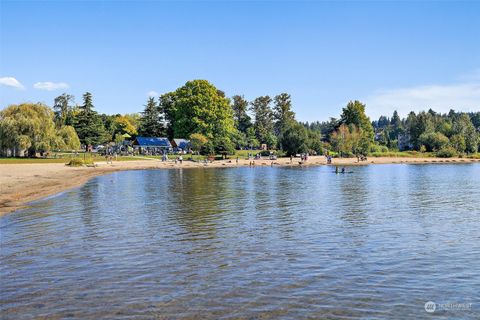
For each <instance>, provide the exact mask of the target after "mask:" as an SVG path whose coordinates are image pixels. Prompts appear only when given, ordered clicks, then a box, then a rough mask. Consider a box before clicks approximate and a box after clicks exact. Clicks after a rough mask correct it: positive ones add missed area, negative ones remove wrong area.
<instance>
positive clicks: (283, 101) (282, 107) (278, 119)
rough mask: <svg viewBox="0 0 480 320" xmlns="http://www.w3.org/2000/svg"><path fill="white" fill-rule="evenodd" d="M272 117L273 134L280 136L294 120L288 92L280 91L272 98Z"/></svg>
mask: <svg viewBox="0 0 480 320" xmlns="http://www.w3.org/2000/svg"><path fill="white" fill-rule="evenodd" d="M273 117H274V119H275V126H274V128H275V135H276V136H277V137H280V136H281V135H282V134H283V132H284V131H285V130H286V129H287V128H289V127H291V126H292V125H293V124H294V122H295V113H294V112H293V111H292V99H291V97H290V95H289V94H288V93H281V94H279V95H277V96H275V98H274V106H273Z"/></svg>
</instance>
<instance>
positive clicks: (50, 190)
mask: <svg viewBox="0 0 480 320" xmlns="http://www.w3.org/2000/svg"><path fill="white" fill-rule="evenodd" d="M249 163H250V160H245V159H239V162H238V164H237V163H236V159H235V158H232V159H228V160H216V161H214V162H213V163H208V164H207V165H205V164H204V163H201V162H192V161H183V163H182V164H180V163H177V164H175V163H174V162H173V161H169V162H161V161H158V160H138V161H137V160H135V161H119V162H114V163H113V164H106V163H105V162H98V163H96V164H97V166H96V167H94V168H92V167H77V168H74V167H68V166H65V165H64V164H62V163H47V164H2V165H0V216H3V215H5V214H7V213H9V212H12V211H15V210H18V209H21V208H24V207H27V204H28V203H29V202H32V201H35V200H39V199H42V198H45V197H48V196H52V195H54V194H57V193H60V192H63V191H66V190H69V189H72V188H76V187H79V186H81V185H83V184H85V183H86V182H87V181H88V180H90V179H91V178H93V177H96V176H100V175H104V174H107V173H112V172H117V171H125V170H146V169H179V168H234V167H249ZM272 163H273V164H272ZM434 163H437V164H442V163H443V164H446V163H450V164H455V163H457V164H462V163H463V164H466V163H480V159H466V158H431V157H428V158H403V157H401V158H400V157H399V158H393V157H378V158H377V157H371V158H369V159H368V160H367V161H362V162H357V159H356V158H338V159H337V158H335V159H333V163H332V164H331V166H352V165H371V164H434ZM272 165H273V166H279V167H292V166H295V167H298V166H321V165H327V163H326V160H325V157H323V156H316V157H309V159H308V161H306V162H304V163H302V164H300V159H299V158H294V159H293V163H291V162H290V159H289V158H280V159H278V160H273V161H272V160H264V159H262V160H255V167H262V166H272Z"/></svg>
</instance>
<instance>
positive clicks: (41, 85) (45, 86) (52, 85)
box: [33, 81, 69, 91]
mask: <svg viewBox="0 0 480 320" xmlns="http://www.w3.org/2000/svg"><path fill="white" fill-rule="evenodd" d="M33 87H34V88H35V89H40V90H48V91H53V90H59V89H68V88H69V86H68V84H66V83H65V82H50V81H46V82H37V83H35V84H34V85H33Z"/></svg>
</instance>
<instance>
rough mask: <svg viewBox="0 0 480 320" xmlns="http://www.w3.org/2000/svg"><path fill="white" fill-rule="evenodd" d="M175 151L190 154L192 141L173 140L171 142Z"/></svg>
mask: <svg viewBox="0 0 480 320" xmlns="http://www.w3.org/2000/svg"><path fill="white" fill-rule="evenodd" d="M170 144H171V145H172V148H173V151H176V152H188V151H190V140H187V139H173V140H172V141H170Z"/></svg>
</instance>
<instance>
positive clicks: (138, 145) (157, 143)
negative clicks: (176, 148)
mask: <svg viewBox="0 0 480 320" xmlns="http://www.w3.org/2000/svg"><path fill="white" fill-rule="evenodd" d="M133 147H134V148H135V149H137V150H138V151H139V152H140V153H156V152H162V153H163V152H168V151H170V150H171V149H172V145H171V144H170V141H169V140H168V138H163V137H136V138H135V140H134V141H133Z"/></svg>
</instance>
